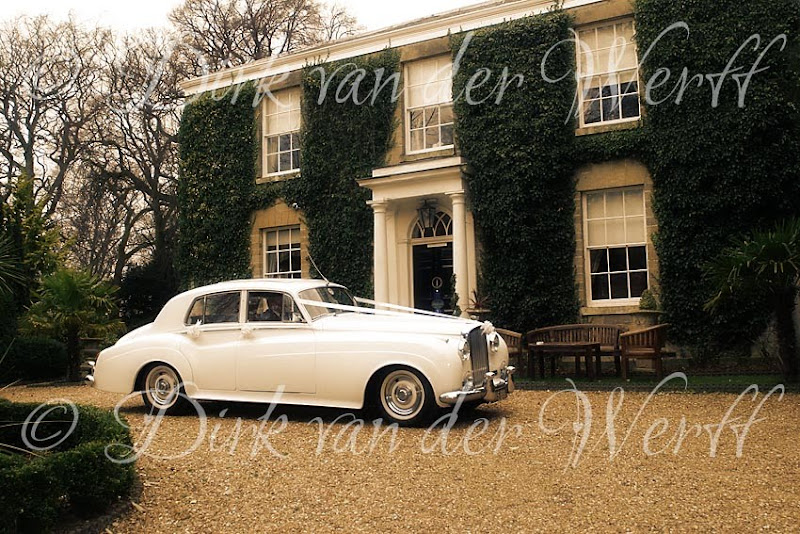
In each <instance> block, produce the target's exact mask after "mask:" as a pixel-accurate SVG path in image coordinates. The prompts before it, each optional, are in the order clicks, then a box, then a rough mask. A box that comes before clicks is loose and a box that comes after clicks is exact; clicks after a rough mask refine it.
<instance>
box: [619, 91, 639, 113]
mask: <svg viewBox="0 0 800 534" xmlns="http://www.w3.org/2000/svg"><path fill="white" fill-rule="evenodd" d="M638 116H639V95H625V96H623V97H622V118H623V119H629V118H632V117H638Z"/></svg>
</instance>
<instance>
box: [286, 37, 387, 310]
mask: <svg viewBox="0 0 800 534" xmlns="http://www.w3.org/2000/svg"><path fill="white" fill-rule="evenodd" d="M399 68H400V59H399V55H398V54H397V52H396V51H391V50H390V51H385V52H382V53H380V54H375V55H372V56H365V57H360V58H355V59H350V60H347V61H346V62H341V63H325V64H321V65H313V66H309V67H307V68H306V69H305V70H304V73H303V101H302V112H303V121H302V135H301V154H302V156H301V157H302V172H301V176H300V177H299V178H298V179H296V180H293V181H291V182H289V183H287V196H288V197H289V198H290V201H291V202H296V203H297V204H298V205H299V206H300V209H301V210H302V212H303V214H304V218H305V222H306V225H307V226H308V233H309V240H310V242H309V248H310V253H311V256H312V257H313V258H314V261H315V262H316V263H317V266H318V267H319V268H320V270H321V271H322V273H323V274H324V275H325V276H326V277H327V278H328V279H330V280H334V281H336V282H337V283H341V284H344V285H346V286H347V287H349V288H350V289H351V290H352V291H353V292H354V293H356V294H359V295H371V294H372V268H373V265H372V263H373V252H372V241H373V235H372V233H373V222H372V219H373V216H372V210H371V209H370V207H369V206H368V204H367V201H368V200H370V198H371V196H370V191H369V190H368V189H365V188H362V187H360V186H359V185H358V183H357V182H356V180H358V179H361V178H367V177H369V176H371V175H372V170H373V169H374V168H376V167H380V166H381V165H383V164H384V161H385V158H386V153H387V151H388V150H389V147H390V143H391V140H392V132H393V130H394V128H395V126H396V124H395V115H394V113H395V108H396V105H397V104H396V102H395V101H394V100H393V99H392V87H391V85H389V86H388V87H386V88H384V89H383V90H381V91H377V92H375V91H374V88H375V86H376V81H377V83H378V85H380V83H381V82H382V81H386V80H387V78H388V77H389V76H390V75H391V74H392V73H395V72H397V71H398V70H399ZM321 94H322V95H323V97H324V98H322V99H321V98H320V95H321ZM355 102H363V104H360V105H357V104H356V103H355ZM311 271H312V272H313V271H314V269H313V268H312V269H311Z"/></svg>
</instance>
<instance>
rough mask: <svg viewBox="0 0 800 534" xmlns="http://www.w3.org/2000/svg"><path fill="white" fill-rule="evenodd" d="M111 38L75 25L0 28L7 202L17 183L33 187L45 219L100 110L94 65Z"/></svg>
mask: <svg viewBox="0 0 800 534" xmlns="http://www.w3.org/2000/svg"><path fill="white" fill-rule="evenodd" d="M110 43H111V41H110V35H109V33H108V32H107V31H105V30H101V29H98V28H94V29H84V28H82V27H79V26H78V25H77V24H75V23H74V22H73V21H71V20H70V21H66V22H58V23H56V22H53V21H51V20H50V19H48V18H47V17H46V16H41V17H35V18H29V17H21V18H18V19H16V20H14V21H11V22H10V23H7V24H5V25H4V26H3V27H2V28H0V157H2V158H3V160H4V161H3V164H2V167H0V168H2V171H3V176H4V180H3V182H2V184H3V186H4V191H3V194H2V197H3V198H4V199H6V198H7V197H8V195H9V191H10V188H11V187H12V186H13V184H14V180H15V178H16V177H19V176H22V175H25V176H29V177H31V179H32V181H33V189H34V195H35V199H36V202H37V204H39V205H40V206H43V212H44V215H45V216H46V217H49V216H51V215H52V214H53V213H54V212H55V211H56V208H57V206H58V203H59V201H60V199H61V196H62V195H63V191H64V182H65V180H66V179H67V176H68V174H69V172H70V170H71V169H72V167H73V166H74V165H76V163H77V162H78V161H79V159H80V156H81V153H82V151H83V150H84V148H85V146H86V139H85V133H86V126H87V124H88V123H89V122H90V121H91V120H92V117H93V116H94V114H95V113H96V112H97V110H98V107H99V98H98V89H99V84H98V78H99V72H100V71H99V68H98V57H99V56H100V54H102V52H103V50H105V49H107V48H108V46H110Z"/></svg>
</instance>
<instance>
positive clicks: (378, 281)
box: [369, 201, 389, 302]
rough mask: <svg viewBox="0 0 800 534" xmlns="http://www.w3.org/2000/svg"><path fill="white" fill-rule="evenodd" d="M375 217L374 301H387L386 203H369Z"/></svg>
mask: <svg viewBox="0 0 800 534" xmlns="http://www.w3.org/2000/svg"><path fill="white" fill-rule="evenodd" d="M369 204H370V206H372V212H373V215H374V216H375V251H374V254H375V264H374V265H375V266H374V270H375V272H374V278H375V300H377V301H378V302H387V301H388V300H389V274H388V273H389V264H388V260H387V243H386V202H375V201H372V202H370V203H369Z"/></svg>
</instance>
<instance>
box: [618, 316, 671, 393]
mask: <svg viewBox="0 0 800 534" xmlns="http://www.w3.org/2000/svg"><path fill="white" fill-rule="evenodd" d="M667 328H669V325H668V324H661V325H658V326H653V327H650V328H645V329H644V330H637V331H635V332H627V333H625V334H622V335H621V336H620V349H621V353H622V378H623V379H627V378H628V360H653V361H654V362H655V367H656V376H657V377H658V379H659V380H660V379H661V378H663V376H664V365H663V363H662V361H661V356H662V355H661V349H663V348H664V343H666V340H667Z"/></svg>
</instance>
